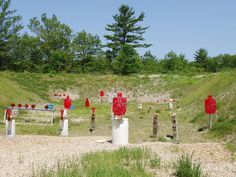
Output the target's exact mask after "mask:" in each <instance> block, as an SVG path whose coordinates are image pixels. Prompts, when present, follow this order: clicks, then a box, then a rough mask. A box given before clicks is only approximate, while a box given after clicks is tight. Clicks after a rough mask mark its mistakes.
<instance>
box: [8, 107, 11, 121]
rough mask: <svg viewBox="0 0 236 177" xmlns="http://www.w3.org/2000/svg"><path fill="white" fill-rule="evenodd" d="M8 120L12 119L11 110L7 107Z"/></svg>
mask: <svg viewBox="0 0 236 177" xmlns="http://www.w3.org/2000/svg"><path fill="white" fill-rule="evenodd" d="M7 120H8V121H10V120H11V110H10V109H7Z"/></svg>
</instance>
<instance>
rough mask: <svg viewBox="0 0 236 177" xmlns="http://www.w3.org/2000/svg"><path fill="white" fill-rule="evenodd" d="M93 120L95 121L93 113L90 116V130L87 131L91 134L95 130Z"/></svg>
mask: <svg viewBox="0 0 236 177" xmlns="http://www.w3.org/2000/svg"><path fill="white" fill-rule="evenodd" d="M95 119H96V115H95V112H93V113H92V115H91V122H90V129H89V131H90V132H91V133H92V132H93V131H94V130H95Z"/></svg>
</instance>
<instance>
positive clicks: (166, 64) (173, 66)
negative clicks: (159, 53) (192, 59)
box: [161, 51, 188, 72]
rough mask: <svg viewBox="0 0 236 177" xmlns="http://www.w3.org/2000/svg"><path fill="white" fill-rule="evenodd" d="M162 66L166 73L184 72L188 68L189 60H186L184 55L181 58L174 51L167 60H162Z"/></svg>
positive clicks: (167, 56) (168, 55) (166, 57)
mask: <svg viewBox="0 0 236 177" xmlns="http://www.w3.org/2000/svg"><path fill="white" fill-rule="evenodd" d="M161 64H162V65H163V68H164V71H165V72H168V71H171V72H174V71H183V70H185V69H186V68H187V66H188V65H187V64H188V62H187V60H186V59H185V56H184V55H183V54H180V55H179V56H178V55H177V54H176V53H174V52H173V51H171V52H169V53H168V54H167V55H166V56H165V59H164V60H162V62H161Z"/></svg>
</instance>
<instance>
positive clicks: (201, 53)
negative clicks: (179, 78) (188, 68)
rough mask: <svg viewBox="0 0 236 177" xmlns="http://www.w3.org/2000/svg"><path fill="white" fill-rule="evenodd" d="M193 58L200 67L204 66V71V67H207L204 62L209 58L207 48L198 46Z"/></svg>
mask: <svg viewBox="0 0 236 177" xmlns="http://www.w3.org/2000/svg"><path fill="white" fill-rule="evenodd" d="M194 58H195V62H196V65H197V66H198V67H200V68H204V69H205V71H206V67H207V64H206V63H207V60H208V58H209V57H208V52H207V50H206V49H204V48H200V49H199V50H197V51H196V53H195V54H194Z"/></svg>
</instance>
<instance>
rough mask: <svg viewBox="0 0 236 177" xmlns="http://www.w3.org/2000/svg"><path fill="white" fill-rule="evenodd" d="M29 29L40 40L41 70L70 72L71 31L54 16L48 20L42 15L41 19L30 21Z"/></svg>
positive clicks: (71, 59) (71, 57)
mask: <svg viewBox="0 0 236 177" xmlns="http://www.w3.org/2000/svg"><path fill="white" fill-rule="evenodd" d="M28 27H29V29H30V30H31V32H33V33H34V34H35V35H36V36H37V37H38V38H39V40H40V42H41V45H40V49H41V52H42V55H43V56H42V60H43V68H44V71H45V72H49V71H65V72H66V71H70V69H71V68H72V61H73V58H74V56H73V55H74V54H73V53H72V52H71V51H70V45H71V39H72V30H71V29H70V27H69V26H67V25H65V24H62V23H61V22H60V21H59V20H58V18H57V17H56V15H53V17H52V18H48V17H47V15H46V14H42V16H41V19H40V20H38V19H37V18H36V17H34V18H32V19H30V24H29V26H28Z"/></svg>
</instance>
